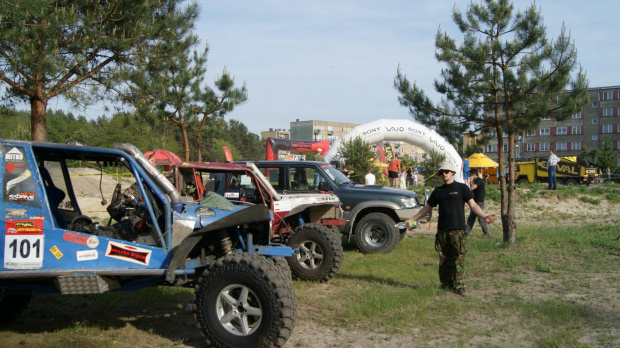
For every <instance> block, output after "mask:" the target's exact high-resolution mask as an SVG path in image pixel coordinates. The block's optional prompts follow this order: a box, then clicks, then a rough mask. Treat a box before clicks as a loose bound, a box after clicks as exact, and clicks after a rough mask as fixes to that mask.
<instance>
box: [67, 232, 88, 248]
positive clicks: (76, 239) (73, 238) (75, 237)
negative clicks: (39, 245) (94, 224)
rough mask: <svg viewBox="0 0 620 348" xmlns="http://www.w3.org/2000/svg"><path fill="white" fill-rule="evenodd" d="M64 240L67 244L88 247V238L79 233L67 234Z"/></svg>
mask: <svg viewBox="0 0 620 348" xmlns="http://www.w3.org/2000/svg"><path fill="white" fill-rule="evenodd" d="M62 239H64V240H66V241H67V242H71V243H77V244H82V245H86V242H87V240H88V237H86V236H84V235H81V234H78V233H73V232H65V233H63V234H62Z"/></svg>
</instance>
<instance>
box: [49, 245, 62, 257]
mask: <svg viewBox="0 0 620 348" xmlns="http://www.w3.org/2000/svg"><path fill="white" fill-rule="evenodd" d="M50 251H51V252H52V255H54V256H55V257H56V259H58V260H60V258H61V257H63V253H62V252H61V251H60V249H58V247H57V246H55V245H54V246H53V247H51V248H50Z"/></svg>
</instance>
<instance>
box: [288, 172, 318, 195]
mask: <svg viewBox="0 0 620 348" xmlns="http://www.w3.org/2000/svg"><path fill="white" fill-rule="evenodd" d="M289 175H290V182H291V191H308V190H317V189H318V187H319V183H320V182H323V181H325V178H323V176H322V175H321V174H320V173H319V172H317V171H316V170H315V169H314V168H295V167H291V168H290V169H289Z"/></svg>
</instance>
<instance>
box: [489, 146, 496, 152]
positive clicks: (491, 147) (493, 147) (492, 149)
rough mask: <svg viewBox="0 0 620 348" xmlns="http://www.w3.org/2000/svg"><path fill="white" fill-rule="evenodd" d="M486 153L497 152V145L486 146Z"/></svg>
mask: <svg viewBox="0 0 620 348" xmlns="http://www.w3.org/2000/svg"><path fill="white" fill-rule="evenodd" d="M487 152H497V144H489V145H487Z"/></svg>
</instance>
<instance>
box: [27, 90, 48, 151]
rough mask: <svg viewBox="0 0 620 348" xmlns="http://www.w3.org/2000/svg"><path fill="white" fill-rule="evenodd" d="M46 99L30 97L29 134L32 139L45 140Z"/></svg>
mask: <svg viewBox="0 0 620 348" xmlns="http://www.w3.org/2000/svg"><path fill="white" fill-rule="evenodd" d="M46 112H47V100H44V99H42V98H40V97H32V98H30V136H31V138H32V141H45V140H46V138H47V128H46Z"/></svg>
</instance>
